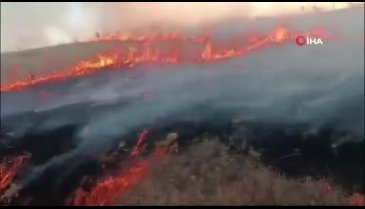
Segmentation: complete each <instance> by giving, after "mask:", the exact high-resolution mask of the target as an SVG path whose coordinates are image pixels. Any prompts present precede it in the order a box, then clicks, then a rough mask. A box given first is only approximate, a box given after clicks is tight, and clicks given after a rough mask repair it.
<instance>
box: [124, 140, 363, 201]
mask: <svg viewBox="0 0 365 209" xmlns="http://www.w3.org/2000/svg"><path fill="white" fill-rule="evenodd" d="M257 157H258V155H257V153H254V152H252V153H251V154H250V155H249V156H248V157H242V156H237V155H234V154H232V153H230V152H229V151H228V149H227V148H226V147H225V146H224V145H223V144H222V143H220V142H219V141H218V140H205V141H203V142H200V143H198V144H196V145H195V146H192V147H190V148H188V150H187V151H186V152H184V153H183V154H179V155H177V156H173V157H170V158H169V159H168V160H167V161H164V162H161V163H160V164H159V165H157V166H156V167H155V168H154V169H153V170H152V171H151V173H150V174H149V175H148V176H147V177H146V178H145V179H144V180H143V181H142V182H141V183H140V184H139V185H137V186H136V187H134V188H133V189H132V190H131V191H130V192H129V193H127V194H126V195H123V196H122V197H121V198H120V200H119V203H118V204H119V205H350V204H352V205H361V204H364V203H363V200H362V203H361V199H362V198H363V196H361V195H358V194H357V195H354V196H353V197H352V198H351V199H349V197H347V196H346V195H345V194H344V193H342V191H341V190H340V189H339V188H336V187H330V186H329V184H328V183H327V181H325V180H312V179H310V178H306V179H289V178H287V177H285V176H283V175H280V174H279V173H277V172H275V171H273V170H272V169H271V168H269V167H266V166H264V165H262V164H261V163H260V162H259V160H258V158H257Z"/></svg>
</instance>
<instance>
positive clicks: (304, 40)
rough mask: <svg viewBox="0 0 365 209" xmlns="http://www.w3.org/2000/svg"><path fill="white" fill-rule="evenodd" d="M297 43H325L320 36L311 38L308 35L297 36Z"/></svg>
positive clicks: (300, 44)
mask: <svg viewBox="0 0 365 209" xmlns="http://www.w3.org/2000/svg"><path fill="white" fill-rule="evenodd" d="M295 43H296V44H297V45H298V46H304V45H319V44H320V45H323V41H322V39H320V38H310V37H306V36H297V38H296V39H295Z"/></svg>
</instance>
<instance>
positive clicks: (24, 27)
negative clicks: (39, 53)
mask: <svg viewBox="0 0 365 209" xmlns="http://www.w3.org/2000/svg"><path fill="white" fill-rule="evenodd" d="M314 3H315V4H316V5H317V6H318V7H320V8H327V9H328V8H332V6H333V4H332V3H331V2H322V3H318V2H301V3H293V2H279V3H270V2H254V3H251V2H244V3H242V2H236V3H235V2H233V3H222V2H213V3H181V2H180V3H170V2H164V3H141V2H139V3H136V2H122V3H119V2H118V3H115V2H114V3H110V2H109V3H100V2H99V3H95V2H92V3H90V2H89V3H83V2H82V3H80V2H23V3H22V2H6V3H3V2H1V51H13V50H22V49H27V48H35V47H40V46H47V45H54V44H60V43H65V42H70V41H73V40H74V39H75V38H77V39H83V38H87V37H90V36H92V35H94V34H95V32H96V31H107V32H115V31H123V32H125V31H129V30H132V29H138V28H147V27H148V26H151V25H156V24H157V25H174V26H199V25H201V24H205V23H207V22H215V21H218V20H221V19H224V18H227V17H234V16H255V15H277V14H283V13H289V12H299V11H300V7H301V6H303V5H304V6H307V7H312V6H313V5H314ZM345 4H346V5H347V3H344V2H342V3H341V2H337V3H336V7H337V8H340V7H343V6H344V5H345ZM273 8H275V9H273ZM278 8H280V9H278ZM161 22H163V24H161Z"/></svg>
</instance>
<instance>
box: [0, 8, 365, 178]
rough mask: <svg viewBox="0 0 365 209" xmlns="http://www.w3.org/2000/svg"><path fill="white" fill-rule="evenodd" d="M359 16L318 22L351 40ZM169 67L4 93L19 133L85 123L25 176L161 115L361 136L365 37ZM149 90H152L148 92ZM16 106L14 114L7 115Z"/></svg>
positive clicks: (9, 121) (359, 27)
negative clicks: (72, 144)
mask: <svg viewBox="0 0 365 209" xmlns="http://www.w3.org/2000/svg"><path fill="white" fill-rule="evenodd" d="M127 5H130V4H127ZM126 8H128V7H126ZM126 8H124V9H126ZM126 10H127V9H126ZM363 15H364V13H363V11H362V13H361V12H360V13H355V12H352V11H348V13H336V14H333V15H331V16H323V17H321V16H316V17H315V18H314V20H315V21H316V22H315V23H316V24H323V26H325V27H326V28H328V29H329V30H331V31H337V32H341V37H348V38H350V40H351V39H352V40H355V39H356V38H357V37H362V36H363V35H364V34H363V32H364V18H363ZM311 20H313V19H311ZM136 21H137V20H136ZM141 21H142V22H143V20H141ZM307 21H308V19H305V18H304V19H296V22H295V23H293V24H295V25H296V26H297V27H300V26H302V25H304V26H306V22H307ZM127 22H128V21H127ZM197 22H199V21H197ZM339 23H341V24H339ZM126 24H129V23H126ZM189 24H190V23H189ZM304 26H303V27H304ZM126 27H127V25H126ZM166 68H168V69H166ZM166 68H161V67H159V66H154V65H150V66H148V65H144V66H140V67H137V68H135V69H134V70H133V71H113V72H104V73H103V74H99V75H96V76H91V77H85V78H81V79H79V80H72V81H65V82H61V83H56V84H53V85H52V86H48V87H43V88H49V90H50V91H51V92H52V93H53V94H54V95H55V97H54V98H53V99H52V100H50V101H49V102H47V103H44V104H39V103H37V100H36V99H35V97H34V94H35V93H36V92H37V91H38V90H39V89H30V90H27V91H23V92H19V93H7V94H2V95H1V107H2V108H1V111H2V118H1V121H2V124H1V125H2V126H4V127H6V126H11V129H12V130H11V131H13V134H14V136H15V138H16V137H19V138H21V137H22V136H23V135H25V134H27V133H29V132H32V131H33V132H43V131H48V130H54V129H57V128H59V127H62V126H65V125H69V124H77V125H80V127H81V128H80V129H79V131H78V133H77V136H76V137H75V138H76V139H77V140H75V141H76V142H77V145H78V146H77V148H75V150H73V151H70V152H68V153H65V154H61V155H58V156H57V157H55V158H53V159H51V160H50V161H48V162H47V163H44V164H43V165H40V166H39V167H37V168H35V171H36V172H34V173H32V174H29V176H27V177H26V178H25V179H24V181H23V182H22V184H27V183H28V182H29V181H32V179H33V178H37V177H38V175H39V173H42V172H44V171H45V170H46V169H47V168H49V167H51V166H57V165H58V164H61V163H62V162H66V161H74V160H75V159H77V155H78V154H80V153H83V154H84V153H86V154H91V155H93V154H96V155H98V154H99V153H100V152H103V151H105V150H107V149H108V148H110V147H111V146H113V145H114V144H113V140H115V139H119V140H123V138H121V137H123V136H124V135H125V134H127V133H129V132H130V131H131V130H142V129H143V128H148V127H153V126H156V124H161V123H164V122H166V121H168V122H171V121H172V122H175V121H189V122H199V121H204V120H205V121H206V120H213V121H214V120H227V121H228V120H230V119H232V116H233V117H238V118H252V119H254V120H258V121H265V122H271V123H274V124H275V123H292V124H295V123H306V124H310V126H311V128H313V129H317V128H320V127H323V126H326V125H330V126H332V127H334V128H337V129H339V130H346V131H349V132H351V133H353V134H354V135H356V136H358V137H359V138H360V139H362V140H363V136H364V129H363V126H364V117H363V116H364V88H363V85H364V45H363V43H362V45H361V44H358V43H354V42H349V41H348V39H347V41H346V40H342V41H338V42H328V43H325V45H323V46H317V47H297V46H295V45H293V44H292V45H286V46H280V48H273V49H266V50H264V51H260V52H258V53H256V54H252V55H251V56H248V57H245V58H237V59H233V60H230V61H227V62H224V63H217V64H213V65H200V66H199V65H198V66H197V65H186V66H167V67H166ZM39 88H40V89H41V88H42V87H39ZM146 93H151V94H152V96H151V97H144V96H143V95H145V94H146ZM15 113H16V114H19V117H17V116H13V117H8V118H7V117H5V116H9V115H11V114H15ZM217 115H218V116H217ZM49 140H52V139H49ZM75 156H76V157H75ZM75 162H77V160H76V161H75Z"/></svg>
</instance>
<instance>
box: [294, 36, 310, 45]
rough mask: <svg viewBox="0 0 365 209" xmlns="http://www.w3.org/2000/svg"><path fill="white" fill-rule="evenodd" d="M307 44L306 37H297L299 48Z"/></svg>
mask: <svg viewBox="0 0 365 209" xmlns="http://www.w3.org/2000/svg"><path fill="white" fill-rule="evenodd" d="M306 42H307V39H306V38H305V37H304V36H297V38H296V39H295V43H296V44H297V45H298V46H303V45H305V44H306Z"/></svg>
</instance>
